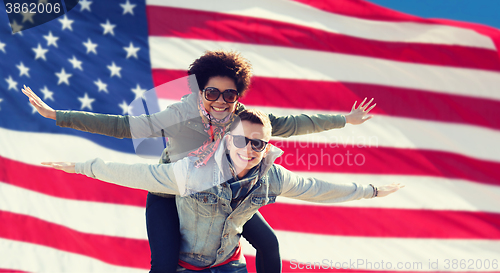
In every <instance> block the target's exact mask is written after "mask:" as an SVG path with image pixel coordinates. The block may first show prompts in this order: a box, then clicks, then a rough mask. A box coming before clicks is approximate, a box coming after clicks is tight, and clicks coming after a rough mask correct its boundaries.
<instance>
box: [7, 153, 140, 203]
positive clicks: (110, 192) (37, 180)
mask: <svg viewBox="0 0 500 273" xmlns="http://www.w3.org/2000/svg"><path fill="white" fill-rule="evenodd" d="M89 158H90V157H89ZM93 158H95V156H93ZM0 165H2V166H4V167H5V168H7V169H9V170H16V171H11V172H0V181H2V182H3V183H8V184H11V185H14V186H17V187H22V188H25V189H29V190H32V191H36V192H39V193H43V194H47V195H51V196H55V197H61V198H67V199H73V200H82V201H96V202H104V203H119V204H122V205H132V206H141V207H142V206H144V205H145V204H146V203H145V202H146V192H145V191H142V190H136V189H131V188H125V187H120V186H117V185H114V184H109V183H102V182H101V181H99V180H96V179H92V178H89V177H86V176H83V175H74V174H68V173H65V172H62V171H58V170H55V169H52V168H47V167H39V166H33V165H30V164H25V163H22V162H18V161H15V160H11V159H8V158H6V157H2V156H0Z"/></svg>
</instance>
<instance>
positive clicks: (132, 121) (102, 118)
mask: <svg viewBox="0 0 500 273" xmlns="http://www.w3.org/2000/svg"><path fill="white" fill-rule="evenodd" d="M182 122H183V117H182V115H181V113H180V112H179V111H178V110H177V109H175V108H173V107H168V108H167V109H165V110H163V111H161V112H159V113H156V114H152V115H140V116H121V115H108V114H97V113H91V112H84V111H56V125H57V126H60V127H67V128H72V129H76V130H80V131H84V132H89V133H94V134H101V135H106V136H111V137H116V138H135V139H138V138H148V137H162V130H163V131H164V135H165V136H166V137H175V135H176V134H177V133H178V132H179V128H180V126H181V123H182Z"/></svg>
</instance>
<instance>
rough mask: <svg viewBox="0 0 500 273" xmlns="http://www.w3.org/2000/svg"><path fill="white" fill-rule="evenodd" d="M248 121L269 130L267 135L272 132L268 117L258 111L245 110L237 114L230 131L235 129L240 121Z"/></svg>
mask: <svg viewBox="0 0 500 273" xmlns="http://www.w3.org/2000/svg"><path fill="white" fill-rule="evenodd" d="M244 120H246V121H249V122H251V123H255V124H260V125H264V128H267V129H269V134H271V132H272V129H273V128H272V126H271V120H270V119H269V116H268V115H267V114H265V113H264V112H262V111H260V110H258V109H245V110H243V111H241V112H240V113H239V114H238V117H237V118H236V119H235V122H233V124H231V128H230V129H231V131H232V130H234V129H236V127H237V126H238V124H239V123H240V122H241V121H244ZM269 136H270V135H269Z"/></svg>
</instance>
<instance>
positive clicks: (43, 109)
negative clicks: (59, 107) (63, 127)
mask: <svg viewBox="0 0 500 273" xmlns="http://www.w3.org/2000/svg"><path fill="white" fill-rule="evenodd" d="M23 86H24V88H23V89H21V91H22V92H23V93H24V94H25V95H26V96H27V97H28V98H29V99H30V103H31V105H33V106H34V107H35V109H36V110H37V111H38V113H39V114H40V115H42V116H43V117H46V118H50V119H53V120H56V111H54V109H52V108H50V106H48V105H47V104H46V103H45V102H43V100H42V99H40V98H39V97H38V96H37V95H36V94H35V93H34V92H33V91H32V90H31V88H29V87H28V86H26V85H23Z"/></svg>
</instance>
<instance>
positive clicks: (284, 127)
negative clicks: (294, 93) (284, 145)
mask: <svg viewBox="0 0 500 273" xmlns="http://www.w3.org/2000/svg"><path fill="white" fill-rule="evenodd" d="M269 119H270V120H271V125H272V127H273V131H272V135H273V136H279V137H290V136H298V135H306V134H311V133H319V132H323V131H327V130H331V129H336V128H343V127H344V126H345V124H346V120H345V117H344V115H324V114H316V115H306V114H302V115H288V116H275V115H273V114H269Z"/></svg>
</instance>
